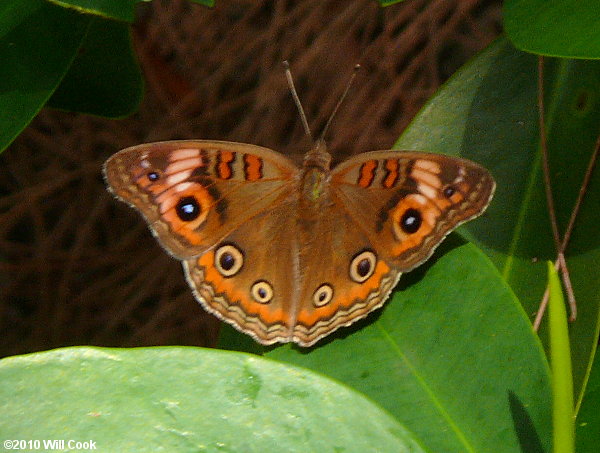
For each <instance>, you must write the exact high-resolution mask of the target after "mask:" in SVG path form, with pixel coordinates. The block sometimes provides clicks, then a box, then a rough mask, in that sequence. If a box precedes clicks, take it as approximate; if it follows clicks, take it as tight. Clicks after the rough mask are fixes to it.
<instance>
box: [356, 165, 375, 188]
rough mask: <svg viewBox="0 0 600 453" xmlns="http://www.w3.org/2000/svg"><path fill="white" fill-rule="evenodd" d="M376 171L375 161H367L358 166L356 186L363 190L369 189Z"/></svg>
mask: <svg viewBox="0 0 600 453" xmlns="http://www.w3.org/2000/svg"><path fill="white" fill-rule="evenodd" d="M375 170H377V161H376V160H368V161H366V162H365V163H364V164H362V165H361V166H360V171H359V176H358V185H359V186H360V187H363V188H365V189H366V188H367V187H370V186H371V184H373V180H374V179H375V174H376V171H375Z"/></svg>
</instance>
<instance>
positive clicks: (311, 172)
mask: <svg viewBox="0 0 600 453" xmlns="http://www.w3.org/2000/svg"><path fill="white" fill-rule="evenodd" d="M330 164H331V155H330V154H329V153H328V152H327V148H326V146H325V142H324V141H322V140H319V141H318V142H317V143H316V144H315V146H314V148H313V149H311V150H310V151H309V152H308V153H306V155H305V156H304V165H303V171H302V179H301V193H302V202H303V203H307V204H308V205H313V206H319V205H321V204H322V203H323V202H326V200H327V199H328V197H326V196H324V195H326V194H327V192H328V186H329V166H330Z"/></svg>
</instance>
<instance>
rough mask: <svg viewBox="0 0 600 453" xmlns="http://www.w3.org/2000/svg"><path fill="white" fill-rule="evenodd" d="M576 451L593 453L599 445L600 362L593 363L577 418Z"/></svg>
mask: <svg viewBox="0 0 600 453" xmlns="http://www.w3.org/2000/svg"><path fill="white" fill-rule="evenodd" d="M576 427H577V436H575V440H576V446H577V448H576V451H577V452H578V453H595V452H596V451H598V445H600V360H598V359H596V360H595V361H594V366H593V367H592V372H591V374H590V380H589V382H588V385H587V388H586V391H585V396H584V398H583V401H582V404H581V408H580V410H579V414H578V416H577V424H576Z"/></svg>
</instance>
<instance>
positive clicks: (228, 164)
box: [216, 151, 235, 179]
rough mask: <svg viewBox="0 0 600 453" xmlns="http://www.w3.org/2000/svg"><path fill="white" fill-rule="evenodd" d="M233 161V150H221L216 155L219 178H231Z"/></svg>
mask: <svg viewBox="0 0 600 453" xmlns="http://www.w3.org/2000/svg"><path fill="white" fill-rule="evenodd" d="M234 161H235V153H234V152H233V151H221V152H220V153H219V154H218V155H217V165H216V166H217V176H218V177H219V178H221V179H231V177H232V176H233V162H234Z"/></svg>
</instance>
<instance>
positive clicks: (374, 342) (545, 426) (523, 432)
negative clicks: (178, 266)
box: [236, 235, 551, 452]
mask: <svg viewBox="0 0 600 453" xmlns="http://www.w3.org/2000/svg"><path fill="white" fill-rule="evenodd" d="M461 244H462V245H461ZM236 346H239V345H236ZM265 354H266V356H267V357H272V358H275V359H277V360H282V361H287V362H291V363H295V364H298V365H301V366H304V367H307V368H310V369H313V370H316V371H319V372H321V373H324V374H326V375H328V376H332V377H334V378H335V379H337V380H339V381H342V382H344V383H345V384H347V385H349V386H351V387H353V388H355V389H357V390H359V391H360V392H362V393H364V394H365V395H367V396H369V397H370V398H371V399H372V400H374V401H376V402H377V403H379V404H380V405H381V406H382V407H384V408H385V409H387V410H388V411H389V412H390V413H391V414H393V415H394V416H395V417H396V418H397V419H398V420H399V421H400V422H401V423H402V424H403V425H405V426H407V427H408V428H409V429H410V430H411V431H412V432H414V433H416V435H417V436H418V437H419V438H421V439H422V440H423V443H424V445H425V446H426V447H427V448H428V449H429V450H431V451H447V452H453V451H471V452H474V451H489V450H490V448H493V451H495V452H513V451H515V452H517V451H518V452H520V451H521V450H522V449H523V451H528V452H542V451H549V450H550V447H549V440H550V439H551V394H550V383H549V372H548V367H547V363H546V362H545V358H544V356H543V351H542V349H541V346H540V344H539V341H538V339H537V338H536V336H535V335H534V333H533V332H532V330H531V327H530V325H529V323H528V321H527V318H526V316H525V314H524V313H523V311H522V309H521V306H520V304H519V302H518V301H517V300H516V299H515V297H514V296H513V294H512V292H511V291H510V289H509V288H508V287H507V286H506V285H505V284H504V283H503V281H502V279H501V278H500V276H499V275H498V272H497V270H496V269H495V267H494V266H493V264H492V263H490V261H489V260H488V259H487V258H486V257H485V256H484V255H483V254H482V253H481V252H480V251H479V250H477V248H476V247H474V246H473V245H471V244H464V243H462V242H461V241H460V238H459V237H458V236H456V235H452V236H450V237H449V238H448V239H446V241H445V242H444V243H443V244H442V245H441V246H440V248H439V249H438V251H437V252H436V254H435V255H434V257H433V258H432V259H431V260H429V261H428V262H427V263H426V264H424V265H423V266H421V267H419V268H417V269H416V270H414V271H412V272H410V273H409V274H407V275H404V276H403V277H402V278H401V279H400V284H399V286H398V287H397V290H396V292H395V293H394V295H393V297H392V300H391V301H389V302H387V304H386V306H385V308H384V309H383V310H382V311H378V312H376V313H373V314H371V315H370V316H369V317H368V318H367V319H366V320H364V321H361V322H359V323H357V324H355V325H353V327H350V328H345V329H342V330H340V331H338V332H336V333H334V334H333V335H331V336H330V337H327V339H325V340H324V341H321V342H320V343H318V344H317V346H316V347H313V348H311V349H308V350H307V349H302V348H297V347H293V346H289V345H287V346H283V347H278V348H274V349H273V348H270V349H266V352H265Z"/></svg>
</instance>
